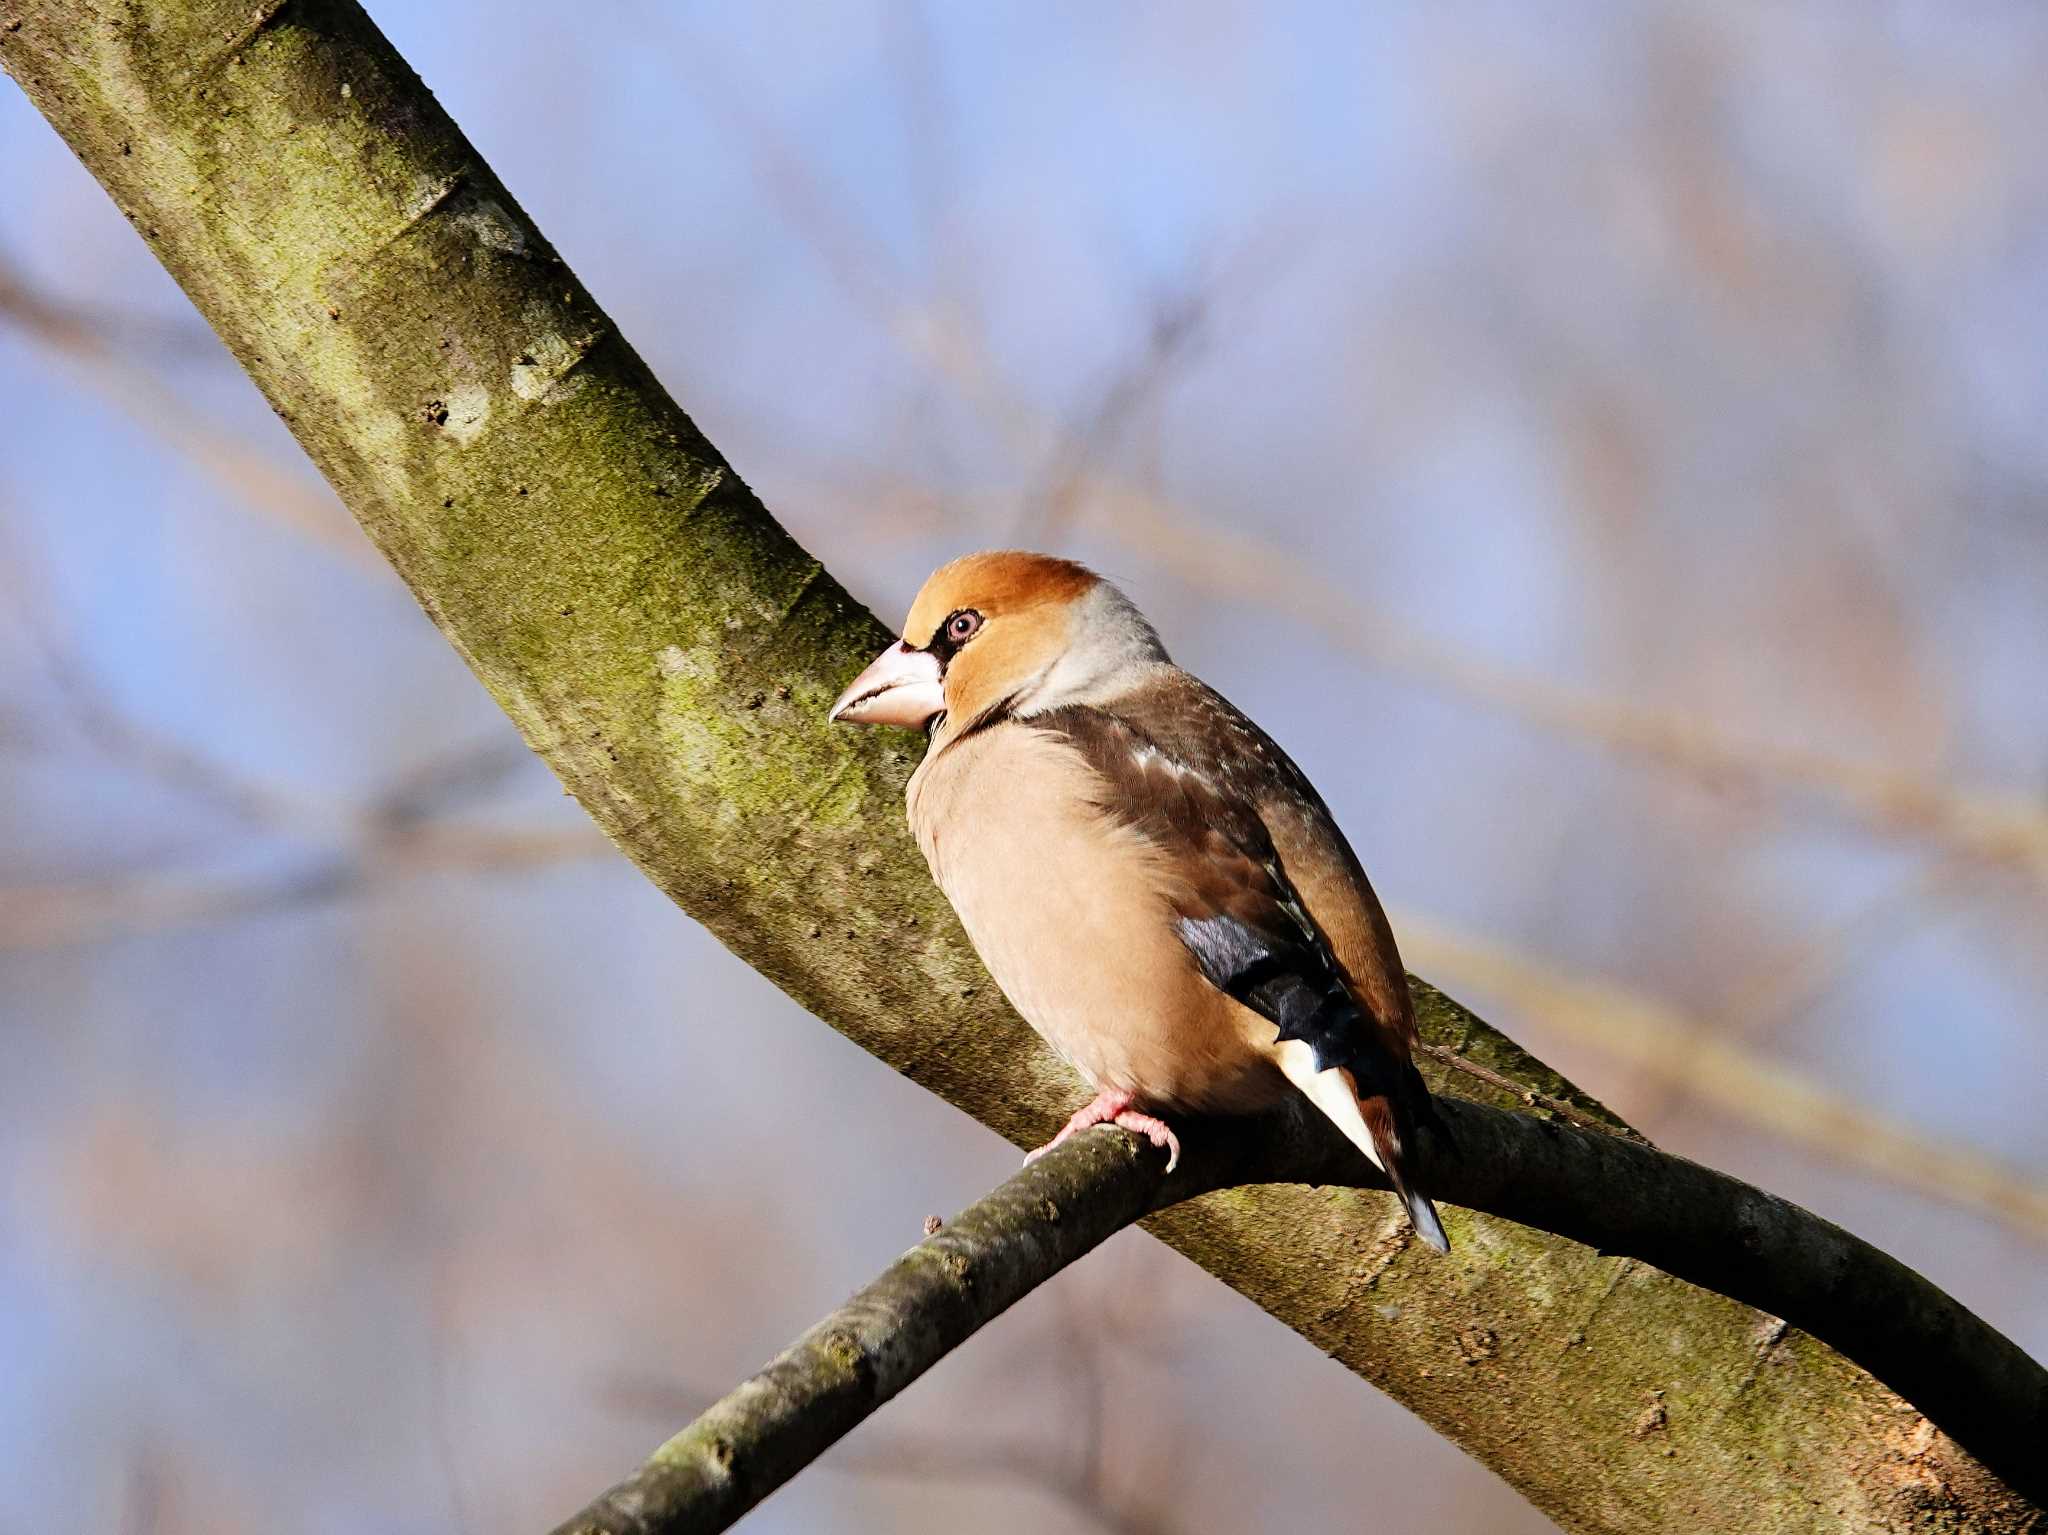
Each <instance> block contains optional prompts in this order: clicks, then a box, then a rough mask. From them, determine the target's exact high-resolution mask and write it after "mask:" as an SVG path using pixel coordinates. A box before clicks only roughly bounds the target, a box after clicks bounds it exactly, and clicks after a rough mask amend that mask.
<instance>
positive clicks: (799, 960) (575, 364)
mask: <svg viewBox="0 0 2048 1535" xmlns="http://www.w3.org/2000/svg"><path fill="white" fill-rule="evenodd" d="M272 35H274V37H272ZM27 41H29V43H33V37H31V39H27ZM229 41H233V43H236V45H238V49H242V51H233V49H231V51H229V53H223V55H219V61H221V68H223V70H240V68H244V65H242V63H238V59H244V57H256V59H258V61H262V59H260V55H262V51H264V49H270V47H279V49H285V51H289V47H287V43H295V41H299V39H297V35H295V31H293V23H291V18H285V20H281V23H276V25H272V27H266V29H258V33H252V35H250V37H242V35H240V33H238V35H236V37H233V39H229ZM10 57H12V55H10ZM272 61H274V63H289V59H272ZM301 63H303V59H301ZM227 78H231V76H227ZM356 90H367V86H356ZM457 176H461V178H463V184H451V182H455V178H457ZM479 184H483V186H487V182H485V180H483V178H481V172H479V170H467V172H451V174H449V176H446V178H442V180H438V182H432V184H428V186H424V190H426V192H428V194H440V199H438V201H436V203H432V207H424V209H414V207H412V205H403V207H399V209H397V213H399V217H395V219H391V221H389V227H383V225H377V227H371V229H365V227H362V221H358V229H356V231H358V233H369V235H375V237H373V239H371V250H375V252H389V250H393V248H397V254H395V256H393V260H397V258H401V256H403V254H406V250H403V246H406V242H410V239H414V237H416V235H420V231H424V235H420V237H428V235H432V231H434V227H432V223H416V221H414V215H418V217H420V219H428V215H438V213H449V215H451V217H461V219H467V221H471V223H473V221H475V219H477V217H483V219H489V217H492V213H489V211H487V209H485V211H483V213H481V215H479V211H477V207H475V205H473V203H469V201H465V199H469V196H471V194H473V192H475V188H477V186H479ZM508 217H510V219H514V223H516V215H508ZM348 260H350V262H354V260H369V262H371V266H375V260H377V258H375V256H369V258H365V256H362V254H360V252H358V250H352V252H350V254H348ZM369 276H371V278H375V276H379V274H377V272H375V270H371V272H369ZM541 278H543V282H541V287H545V274H541ZM188 280H190V278H188ZM215 297H217V301H219V303H221V305H231V295H215ZM332 307H334V309H344V305H338V303H336V305H332ZM365 309H367V311H369V313H373V315H377V319H379V321H383V319H385V311H381V309H379V307H377V301H375V299H371V301H369V303H367V305H365ZM569 317H571V319H590V321H592V323H594V325H602V319H600V317H594V315H586V313H584V311H580V309H575V307H573V305H571V315H569ZM330 327H338V330H330ZM348 334H350V315H348V313H346V309H344V313H330V315H326V325H313V334H309V336H307V342H317V338H319V336H348ZM551 338H553V340H557V342H561V346H563V352H559V354H555V356H547V354H545V348H543V350H539V352H520V354H518V356H516V358H514V360H512V366H514V368H518V366H524V368H539V366H543V364H545V366H547V368H549V377H547V379H545V381H539V383H537V385H535V387H537V389H539V399H543V401H549V399H555V397H557V391H559V393H561V395H567V393H571V391H575V393H582V387H584V381H586V379H588V381H590V387H594V389H600V391H602V389H616V387H621V385H618V383H616V377H618V375H616V366H618V364H616V358H598V360H592V358H594V356H596V352H598V344H600V342H602V340H604V338H602V332H592V330H590V327H588V325H586V327H584V332H582V334H571V330H569V327H557V330H555V332H551ZM586 344H588V346H586ZM287 352H289V348H287ZM528 354H530V356H532V362H524V360H520V358H524V356H528ZM246 360H248V362H250V366H252V368H258V370H262V368H272V370H274V368H279V366H287V368H289V366H291V364H289V362H281V360H279V358H276V356H268V358H264V356H256V358H246ZM627 377H631V370H629V372H627ZM512 379H514V391H512V393H514V397H518V399H524V395H522V393H520V391H518V379H520V375H518V372H514V375H512ZM266 383H268V385H270V389H272V395H274V397H285V395H291V391H293V389H295V387H297V381H295V379H291V377H285V375H272V377H268V379H266ZM528 383H532V381H528ZM383 403H385V405H389V403H391V397H389V395H385V397H383ZM528 403H530V401H528ZM446 405H449V401H446V399H442V397H440V395H428V397H426V399H424V401H422V403H420V405H418V411H420V430H422V440H426V442H432V440H434V434H436V432H444V430H446V426H449V422H444V420H434V418H436V413H438V407H446ZM326 426H328V424H322V422H311V424H307V426H305V430H326ZM344 436H346V434H344V432H336V438H334V442H330V452H334V454H342V452H346V448H344V446H342V438H344ZM629 452H631V450H629ZM330 473H332V465H330ZM356 473H360V469H358V471H356ZM506 473H508V475H516V473H518V471H516V469H512V467H510V465H508V467H506ZM432 483H434V489H449V491H455V493H457V495H459V493H463V491H467V493H471V495H477V497H479V499H483V497H492V499H498V497H504V499H506V501H528V506H530V508H532V510H524V508H522V510H520V516H522V518H537V516H541V512H539V503H543V501H549V499H553V501H555V503H561V497H563V485H561V483H559V465H557V467H555V469H553V471H547V473H532V475H526V477H524V479H520V481H518V483H514V481H512V479H510V477H506V479H504V481H502V483H485V485H467V487H465V485H457V483H453V481H451V479H449V477H446V475H444V473H440V471H434V481H432ZM608 489H610V491H623V493H625V495H623V497H621V499H631V491H635V489H637V491H641V493H643V495H649V497H653V501H666V499H682V501H692V499H696V497H694V495H692V491H698V489H702V487H700V485H674V483H664V481H662V479H659V473H657V475H653V477H651V481H649V483H645V485H637V487H635V485H627V483H614V485H610V487H608ZM389 495H391V491H389V487H385V489H383V497H385V508H387V512H389V516H391V518H393V520H391V524H389V526H387V528H385V534H387V538H397V540H399V542H403V518H401V516H399V512H397V508H395V506H391V501H389ZM444 499H457V497H455V495H451V497H444ZM698 506H709V508H711V510H709V512H705V510H700V512H698V516H723V512H719V508H721V506H723V503H721V501H717V493H715V491H713V497H711V499H709V501H700V503H698ZM444 510H457V508H444ZM678 510H680V508H678ZM664 512H666V508H659V506H655V508H653V514H655V516H659V514H664ZM653 526H664V528H668V524H666V522H657V524H653ZM498 530H500V532H518V528H514V526H512V524H510V522H504V524H498ZM668 530H670V532H674V528H668ZM1171 536H1174V534H1171V530H1165V528H1163V530H1161V540H1167V538H1171ZM508 542H512V540H508ZM649 549H653V544H649ZM399 553H401V555H403V553H406V551H399ZM502 553H504V551H500V555H502ZM520 553H522V555H524V553H526V551H520ZM412 555H414V557H416V559H424V555H422V553H420V551H418V549H414V551H412ZM649 557H659V555H649ZM401 563H403V561H401ZM793 571H801V567H793ZM414 579H416V581H418V579H422V577H418V575H416V577H414ZM807 579H809V577H801V575H799V577H797V581H795V585H793V587H791V589H788V591H784V594H780V596H778V598H776V600H778V602H782V604H786V608H784V616H786V618H795V620H799V622H809V620H811V618H809V614H807V612H805V606H803V604H805V600H807V596H809V594H811V591H813V589H821V587H815V585H807ZM565 585H573V581H565ZM770 585H772V583H770ZM422 589H428V587H426V585H422ZM563 606H573V604H563ZM555 616H557V618H571V616H573V614H565V612H557V614H555ZM680 649H682V655H684V659H692V657H694V653H696V647H688V645H684V647H680ZM711 649H713V653H717V649H719V647H717V645H713V647H711ZM621 653H633V651H629V649H627V647H621ZM662 653H666V651H657V655H662ZM823 653H825V655H827V657H831V659H838V653H836V651H834V645H831V643H827V645H823ZM653 671H655V675H659V677H664V679H666V682H664V684H662V686H664V688H670V690H672V692H678V694H686V692H690V688H694V686H698V684H702V686H707V688H709V694H705V696H702V698H690V700H688V702H690V704H692V708H705V710H707V714H713V716H715V714H717V712H721V710H733V712H735V714H737V712H739V710H745V706H748V704H752V700H754V694H756V692H762V688H756V686H754V684H756V677H754V675H745V677H735V679H727V677H723V675H715V677H698V675H688V673H682V671H672V669H668V671H666V669H664V667H662V663H659V661H655V663H653ZM762 675H766V673H762ZM498 682H500V690H502V696H506V690H510V688H512V686H514V684H512V682H506V679H504V677H498ZM635 682H639V677H635ZM784 682H786V679H784ZM821 682H823V677H817V675H813V677H811V679H809V686H811V688H813V690H815V688H817V686H821ZM627 692H631V690H627ZM770 696H772V694H770ZM506 702H508V704H512V706H514V708H516V712H518V710H520V708H524V714H522V722H524V725H526V727H528V731H532V733H537V735H543V737H553V743H555V747H557V751H561V749H567V751H573V753H590V751H592V747H588V745H582V743H575V745H563V737H565V729H563V716H561V710H563V704H561V700H539V698H532V696H530V694H528V696H516V698H508V700H506ZM776 702H786V700H776ZM735 706H737V708H735ZM762 708H764V710H766V708H768V702H766V698H764V704H762ZM573 712H575V710H573V708H571V714H573ZM754 712H762V710H754ZM797 714H799V712H797V710H791V718H795V716H797ZM631 716H633V714H631V710H627V718H631ZM575 722H578V725H584V722H588V720H575ZM600 725H602V720H600ZM662 729H668V731H674V729H678V727H676V722H674V720H657V735H659V731H662ZM778 729H788V727H786V725H780V727H778ZM606 735H610V739H608V741H602V743H600V747H602V751H604V753H606V755H608V753H610V751H614V749H618V747H625V749H627V751H629V753H631V751H633V741H631V733H629V731H608V733H606ZM713 739H717V737H713ZM741 739H743V741H750V743H752V741H754V737H752V735H748V737H741ZM727 749H731V747H727ZM1686 751H1690V747H1679V755H1683V753H1686ZM557 759H559V757H557ZM578 761H582V765H584V772H586V774H588V776H590V780H588V784H586V788H588V790H590V792H592V794H596V796H598V798H602V796H604V788H598V786H600V784H604V782H606V772H608V770H606V768H602V763H598V759H596V757H580V759H578ZM827 768H829V763H827ZM817 782H827V784H831V782H834V778H831V776H829V774H827V776H823V778H819V780H817ZM846 782H848V778H846V776H844V774H842V776H840V778H838V786H842V788H844V786H846ZM612 788H616V784H614V786H612ZM776 788H782V786H776ZM883 790H887V784H883ZM872 798H877V800H883V802H887V800H889V794H887V792H877V794H874V796H872ZM1890 802H1892V800H1890V798H1882V800H1880V804H1890ZM627 821H631V817H627ZM616 825H618V823H616V821H614V827H616ZM633 833H635V835H637V837H641V839H643V841H641V851H643V853H645V851H647V841H651V839H655V837H659V835H662V829H659V827H655V825H653V823H641V825H637V827H633ZM741 866H745V860H739V862H735V864H733V868H741ZM672 878H676V876H674V874H672ZM690 878H692V880H694V878H696V876H690ZM719 878H733V876H719ZM754 878H768V880H772V878H774V874H772V870H764V872H760V874H756V876H754ZM905 888H907V886H905ZM272 896H274V892H270V894H260V896H258V898H272ZM688 896H690V898H692V901H694V909H698V911H709V909H715V907H719V905H725V903H729V901H731V890H729V888H719V884H717V878H711V880H705V882H700V884H696V888H692V890H690V892H688ZM780 898H782V892H776V890H772V888H770V890H758V888H750V890H748V892H745V894H743V896H741V901H739V905H745V903H754V905H760V903H764V901H766V905H768V907H774V905H776V903H778V901H780ZM856 911H858V907H856ZM754 915H760V913H754ZM733 921H737V917H735V919H733ZM860 921H862V925H864V927H868V929H870V931H872V923H874V921H877V919H874V917H872V915H868V917H860ZM776 950H782V952H776ZM768 954H770V964H772V966H782V968H784V974H801V976H809V984H811V986H827V984H831V980H829V976H827V978H819V976H817V974H815V966H817V964H819V962H817V960H815V958H813V960H805V958H803V956H799V954H791V952H788V948H786V939H776V941H774V944H772V946H770V950H768ZM827 964H829V962H827ZM770 972H774V970H770ZM778 978H780V976H778ZM799 989H801V986H799ZM903 1001H905V1003H911V999H903ZM977 1013H979V1009H977ZM899 1054H901V1056H903V1058H909V1056H911V1054H915V1052H911V1050H899ZM1040 1101H1042V1099H1040ZM1843 1140H1847V1142H1853V1140H1855V1136H1843ZM1901 1160H1903V1163H1905V1160H1911V1158H1907V1156H1903V1158H1901ZM2015 1208H2023V1205H2015Z"/></svg>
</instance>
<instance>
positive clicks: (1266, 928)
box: [1021, 673, 1414, 1101]
mask: <svg viewBox="0 0 2048 1535" xmlns="http://www.w3.org/2000/svg"><path fill="white" fill-rule="evenodd" d="M1021 723H1024V724H1027V725H1029V726H1031V727H1033V728H1036V729H1040V730H1047V731H1052V732H1055V733H1057V734H1059V735H1061V736H1062V737H1064V738H1065V739H1066V740H1067V741H1068V743H1069V744H1070V745H1071V746H1072V747H1073V748H1074V749H1075V750H1076V751H1078V752H1079V753H1080V754H1081V756H1082V757H1083V758H1084V759H1085V760H1086V761H1087V762H1088V764H1089V765H1090V767H1091V768H1092V769H1093V770H1094V771H1095V773H1096V775H1097V776H1098V777H1099V778H1100V780H1101V782H1102V799H1101V808H1102V809H1103V811H1104V812H1105V813H1107V814H1109V815H1111V816H1113V817H1115V818H1116V819H1117V820H1119V821H1121V822H1123V823H1125V824H1126V825H1128V826H1130V827H1131V828H1132V829H1134V830H1135V831H1137V832H1139V833H1140V834H1141V835H1143V836H1144V837H1145V838H1146V839H1147V840H1148V841H1150V842H1152V843H1153V844H1154V845H1155V846H1156V847H1157V848H1158V849H1159V850H1160V851H1161V852H1162V853H1163V854H1165V855H1166V858H1167V860H1168V866H1169V868H1170V869H1171V871H1172V875H1173V881H1172V890H1171V899H1172V903H1173V910H1174V914H1175V920H1176V926H1177V929H1178V933H1179V937H1180V940H1181V942H1182V943H1183V944H1184V945H1185V946H1186V948H1187V950H1188V952H1189V954H1190V955H1191V956H1192V957H1193V958H1194V961H1195V963H1196V965H1197V967H1198V968H1199V969H1200V970H1201V972H1202V974H1203V975H1204V976H1206V977H1207V978H1208V980H1209V981H1210V982H1211V984H1213V985H1215V986H1216V987H1218V988H1219V989H1221V990H1222V991H1225V992H1227V993H1228V994H1229V995H1231V996H1232V997H1234V998H1236V999H1237V1000H1238V1001H1239V1002H1242V1003H1243V1004H1244V1005H1245V1006H1247V1007H1249V1008H1251V1009H1252V1010H1253V1011H1255V1012H1257V1013H1259V1014H1261V1015H1262V1016H1264V1017H1266V1018H1268V1019H1270V1020H1271V1021H1272V1022H1273V1024H1274V1025H1275V1027H1276V1028H1277V1030H1278V1032H1279V1038H1280V1039H1283V1040H1287V1039H1299V1040H1301V1041H1303V1042H1304V1043H1306V1044H1307V1045H1308V1046H1309V1047H1310V1048H1311V1049H1312V1050H1313V1051H1314V1052H1315V1063H1316V1068H1317V1069H1318V1070H1327V1069H1329V1068H1330V1067H1333V1066H1342V1067H1346V1068H1348V1069H1349V1070H1350V1071H1351V1072H1352V1073H1353V1075H1354V1076H1355V1077H1356V1078H1357V1080H1358V1086H1359V1090H1360V1093H1361V1095H1362V1096H1366V1097H1372V1096H1378V1095H1382V1094H1386V1095H1390V1096H1393V1097H1395V1098H1396V1099H1397V1100H1402V1101H1405V1100H1406V1099H1407V1097H1408V1096H1409V1083H1408V1081H1407V1075H1406V1074H1407V1072H1408V1071H1409V1070H1411V1069H1412V1068H1410V1067H1409V1065H1408V1062H1409V1048H1408V1046H1409V1039H1410V1038H1411V1036H1412V1032H1413V1028H1414V1025H1413V1022H1412V1018H1411V1015H1410V1013H1409V1011H1408V1006H1407V990H1406V987H1405V985H1401V984H1399V977H1400V975H1401V970H1400V966H1399V960H1398V957H1395V956H1394V953H1393V938H1392V934H1391V933H1389V932H1387V930H1386V919H1385V918H1384V917H1383V916H1381V915H1380V913H1379V905H1378V902H1377V901H1375V900H1374V899H1373V896H1372V891H1371V887H1370V886H1368V885H1367V884H1366V883H1365V877H1364V874H1363V873H1362V872H1361V871H1360V870H1359V869H1358V864H1357V860H1356V859H1355V858H1353V857H1352V856H1351V852H1350V849H1349V847H1348V846H1346V845H1345V843H1344V840H1343V837H1342V835H1341V834H1340V833H1339V832H1338V831H1337V829H1336V827H1335V825H1334V824H1333V823H1332V822H1331V820H1330V816H1329V812H1328V811H1327V810H1326V809H1325V808H1324V807H1323V803H1322V801H1321V800H1320V799H1319V798H1318V797H1317V796H1316V793H1315V790H1314V789H1313V788H1312V787H1311V786H1310V785H1309V783H1308V780H1307V779H1306V778H1305V777H1303V775H1302V773H1301V770H1300V769H1299V768H1297V767H1296V766H1295V765H1294V763H1293V762H1291V761H1290V760H1288V758H1287V756H1286V754H1285V753H1284V752H1282V751H1281V750H1280V748H1279V747H1278V746H1276V745H1275V744H1274V743H1273V742H1272V741H1271V739H1269V738H1268V737H1267V736H1266V735H1265V733H1264V732H1263V731H1261V730H1260V729H1259V728H1258V727H1257V726H1256V725H1254V724H1253V723H1252V722H1251V721H1250V720H1248V719H1246V718H1245V717H1244V716H1243V715H1242V714H1240V713H1238V711H1237V710H1236V709H1234V708H1232V707H1231V706H1230V705H1229V704H1228V703H1227V702H1225V701H1224V700H1223V699H1222V698H1221V697H1219V696H1218V695H1217V694H1215V693H1214V692H1212V691H1210V690H1209V689H1208V688H1206V687H1204V686H1202V685H1201V684H1200V683H1198V682H1196V681H1195V680H1194V679H1193V678H1191V677H1188V676H1187V675H1186V674H1185V673H1173V674H1171V675H1170V676H1168V677H1166V678H1162V679H1158V680H1155V681H1153V682H1150V683H1148V684H1147V685H1146V686H1145V687H1143V688H1141V689H1138V690H1135V691H1134V692H1132V693H1131V694H1129V695H1127V696H1125V697H1123V698H1119V699H1117V700H1116V701H1115V703H1114V705H1113V707H1111V708H1096V707H1090V706H1083V705H1074V706H1068V707H1066V708H1060V709H1053V710H1049V711H1047V712H1045V713H1043V714H1039V715H1034V716H1031V717H1029V718H1028V719H1027V720H1024V721H1022V722H1021ZM1347 950H1349V951H1351V952H1349V953H1347V952H1346V951H1347ZM1390 968H1391V976H1392V978H1393V980H1394V981H1395V983H1396V984H1395V985H1393V986H1391V987H1389V986H1388V985H1386V984H1385V982H1386V980H1387V979H1388V972H1389V969H1390Z"/></svg>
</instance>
